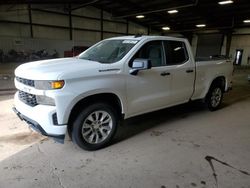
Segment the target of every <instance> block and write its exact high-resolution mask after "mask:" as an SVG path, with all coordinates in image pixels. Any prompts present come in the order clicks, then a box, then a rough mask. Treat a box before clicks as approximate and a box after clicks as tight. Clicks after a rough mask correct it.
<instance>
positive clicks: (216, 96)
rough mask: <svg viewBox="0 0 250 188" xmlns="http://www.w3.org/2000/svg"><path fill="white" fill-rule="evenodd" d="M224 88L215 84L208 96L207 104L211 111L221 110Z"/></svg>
mask: <svg viewBox="0 0 250 188" xmlns="http://www.w3.org/2000/svg"><path fill="white" fill-rule="evenodd" d="M223 92H224V91H223V88H222V86H221V85H220V84H213V85H212V86H211V87H210V89H209V91H208V94H207V96H206V99H205V102H206V105H207V107H208V109H209V110H210V111H215V110H217V109H218V108H220V105H221V103H222V100H223Z"/></svg>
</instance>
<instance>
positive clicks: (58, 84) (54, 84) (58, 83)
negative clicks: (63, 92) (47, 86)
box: [51, 80, 64, 89]
mask: <svg viewBox="0 0 250 188" xmlns="http://www.w3.org/2000/svg"><path fill="white" fill-rule="evenodd" d="M63 86H64V80H59V81H52V82H51V88H52V89H61V88H62V87H63Z"/></svg>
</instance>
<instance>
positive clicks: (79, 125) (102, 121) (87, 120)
mask: <svg viewBox="0 0 250 188" xmlns="http://www.w3.org/2000/svg"><path fill="white" fill-rule="evenodd" d="M117 117H118V115H117V112H116V110H115V109H114V108H113V107H112V106H110V105H109V104H105V103H95V104H92V105H90V106H88V107H86V108H85V109H83V110H82V112H81V113H80V114H79V115H78V117H77V118H76V120H75V122H74V123H73V130H72V139H73V141H74V142H75V143H76V144H77V145H78V146H79V147H81V148H83V149H86V150H97V149H100V148H103V147H105V146H106V145H107V144H109V143H110V141H111V140H112V138H113V137H114V135H115V132H116V129H117V126H118V118H117Z"/></svg>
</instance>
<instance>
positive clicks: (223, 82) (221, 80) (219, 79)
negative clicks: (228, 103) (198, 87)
mask: <svg viewBox="0 0 250 188" xmlns="http://www.w3.org/2000/svg"><path fill="white" fill-rule="evenodd" d="M215 84H219V85H221V87H222V88H223V92H225V90H226V77H225V76H217V77H216V78H214V79H213V80H212V81H211V83H210V86H209V89H210V88H211V87H212V86H213V85H215ZM209 89H208V91H207V92H209Z"/></svg>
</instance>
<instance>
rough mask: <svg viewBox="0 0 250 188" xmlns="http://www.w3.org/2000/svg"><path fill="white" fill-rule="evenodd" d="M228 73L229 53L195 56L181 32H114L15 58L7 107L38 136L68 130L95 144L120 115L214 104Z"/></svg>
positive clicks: (105, 138)
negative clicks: (26, 59) (62, 52)
mask: <svg viewBox="0 0 250 188" xmlns="http://www.w3.org/2000/svg"><path fill="white" fill-rule="evenodd" d="M232 72H233V64H232V62H231V61H229V60H227V59H209V58H208V59H200V60H197V61H195V59H194V57H193V54H192V51H191V47H190V44H189V42H188V41H187V40H186V39H184V38H175V37H165V36H124V37H115V38H110V39H106V40H103V41H100V42H98V43H97V44H95V45H93V46H92V47H90V48H89V49H88V50H86V51H84V52H83V53H81V54H80V55H79V56H77V57H73V58H59V59H50V60H42V61H36V62H30V63H25V64H22V65H20V66H19V67H18V68H16V70H15V86H16V88H17V90H18V91H17V92H16V94H15V97H14V107H13V110H14V111H15V113H16V114H17V115H18V116H19V117H20V118H21V120H24V121H26V122H27V123H28V124H29V125H30V126H31V127H32V128H33V129H35V130H36V131H39V132H40V133H42V134H43V135H46V136H50V137H54V138H57V139H64V137H65V134H66V133H68V134H69V135H70V137H71V138H72V140H73V141H74V142H75V143H76V144H77V145H78V146H80V147H81V148H83V149H86V150H96V149H99V148H102V147H104V146H106V145H107V144H109V143H110V141H111V140H112V138H113V137H114V135H115V132H116V130H117V127H118V124H119V122H121V120H123V119H127V118H130V117H133V116H137V115H140V114H144V113H148V112H152V111H155V110H160V109H163V108H167V107H170V106H174V105H178V104H182V103H186V102H188V101H193V100H197V99H203V101H204V102H205V104H206V105H207V107H208V109H210V110H211V111H213V110H216V109H218V108H219V106H220V104H221V102H222V98H223V93H224V92H226V91H228V90H229V89H230V88H231V85H232Z"/></svg>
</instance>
